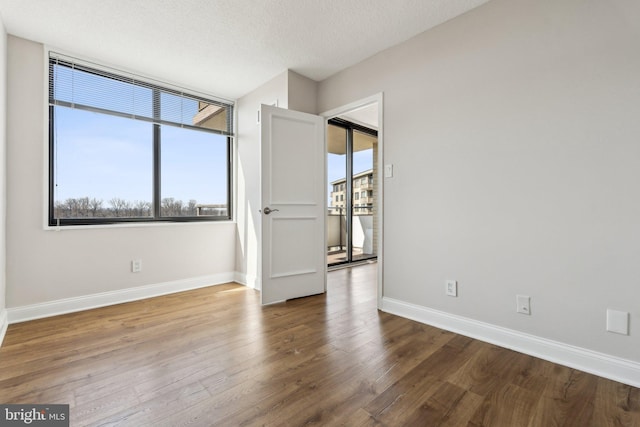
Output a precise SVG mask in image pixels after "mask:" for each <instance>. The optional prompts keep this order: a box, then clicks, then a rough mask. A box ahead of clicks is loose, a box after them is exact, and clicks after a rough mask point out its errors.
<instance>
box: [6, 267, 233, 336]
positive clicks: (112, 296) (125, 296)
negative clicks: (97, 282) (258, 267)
mask: <svg viewBox="0 0 640 427" xmlns="http://www.w3.org/2000/svg"><path fill="white" fill-rule="evenodd" d="M234 280H235V273H222V274H214V275H210V276H201V277H194V278H190V279H184V280H175V281H172V282H164V283H157V284H153V285H146V286H138V287H135V288H127V289H119V290H117V291H110V292H101V293H98V294H92V295H84V296H81V297H75V298H65V299H60V300H56V301H48V302H44V303H40V304H31V305H26V306H22V307H12V308H7V310H6V311H7V315H6V318H7V320H8V323H9V324H11V323H18V322H25V321H27V320H34V319H41V318H43V317H51V316H57V315H59V314H66V313H72V312H75V311H82V310H89V309H92V308H98V307H104V306H107V305H114V304H121V303H124V302H130V301H136V300H141V299H145V298H151V297H157V296H160V295H167V294H172V293H175V292H182V291H189V290H192V289H198V288H204V287H207V286H213V285H220V284H223V283H229V282H233V281H234ZM5 323H7V322H5Z"/></svg>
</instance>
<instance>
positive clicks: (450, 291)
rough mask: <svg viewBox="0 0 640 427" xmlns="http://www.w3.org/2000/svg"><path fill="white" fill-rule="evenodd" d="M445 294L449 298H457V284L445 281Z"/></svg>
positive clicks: (453, 281) (452, 281)
mask: <svg viewBox="0 0 640 427" xmlns="http://www.w3.org/2000/svg"><path fill="white" fill-rule="evenodd" d="M445 292H446V293H447V295H449V296H450V297H457V296H458V282H456V281H455V280H447V281H446V288H445Z"/></svg>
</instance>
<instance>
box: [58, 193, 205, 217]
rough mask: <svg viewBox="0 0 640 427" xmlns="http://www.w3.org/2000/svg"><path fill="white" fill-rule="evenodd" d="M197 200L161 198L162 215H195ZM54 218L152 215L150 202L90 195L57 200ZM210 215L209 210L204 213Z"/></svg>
mask: <svg viewBox="0 0 640 427" xmlns="http://www.w3.org/2000/svg"><path fill="white" fill-rule="evenodd" d="M197 206H198V202H197V201H195V200H189V201H188V202H186V203H185V202H183V201H182V200H176V199H175V198H173V197H167V198H164V199H162V200H161V206H160V213H161V215H162V216H171V217H180V216H196V215H197ZM54 208H55V210H56V218H124V217H128V218H130V217H148V216H152V215H153V212H152V204H151V202H146V201H142V200H135V201H130V200H124V199H121V198H118V197H114V198H112V199H110V200H108V201H107V202H106V203H105V202H104V201H103V200H102V199H96V198H91V197H78V198H69V199H66V200H64V201H57V202H56V203H55V205H54ZM204 214H206V215H211V214H212V213H211V212H206V213H204Z"/></svg>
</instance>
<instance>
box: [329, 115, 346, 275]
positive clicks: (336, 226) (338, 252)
mask: <svg viewBox="0 0 640 427" xmlns="http://www.w3.org/2000/svg"><path fill="white" fill-rule="evenodd" d="M327 151H328V152H327V181H328V184H327V185H328V188H327V195H328V197H329V200H328V203H327V206H328V209H327V264H329V265H334V264H340V263H344V262H348V259H347V221H346V218H347V216H346V209H347V205H348V203H347V180H346V170H347V130H346V129H344V128H341V127H338V126H333V125H329V126H328V127H327Z"/></svg>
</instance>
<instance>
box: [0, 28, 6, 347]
mask: <svg viewBox="0 0 640 427" xmlns="http://www.w3.org/2000/svg"><path fill="white" fill-rule="evenodd" d="M6 101H7V33H6V32H5V29H4V23H3V22H2V17H1V16H0V344H2V338H3V337H4V333H5V330H6V320H7V317H6V310H5V308H6V300H5V294H6V221H5V219H6V164H7V162H6V157H5V153H6V135H7V133H6V129H7V126H6V125H7V121H6V118H7V114H6Z"/></svg>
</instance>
